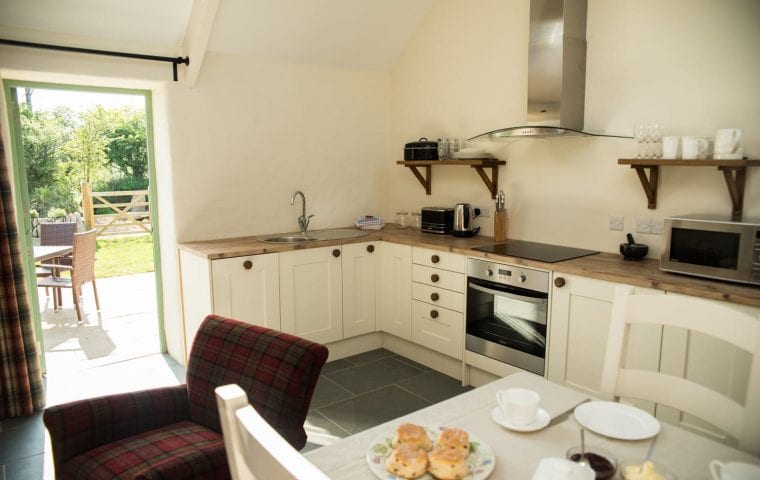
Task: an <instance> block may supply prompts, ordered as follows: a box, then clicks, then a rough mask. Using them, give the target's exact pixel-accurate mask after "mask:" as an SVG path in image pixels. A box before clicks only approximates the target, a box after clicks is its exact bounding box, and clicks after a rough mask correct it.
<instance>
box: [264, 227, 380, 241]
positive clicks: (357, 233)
mask: <svg viewBox="0 0 760 480" xmlns="http://www.w3.org/2000/svg"><path fill="white" fill-rule="evenodd" d="M364 236H367V232H364V231H362V230H350V229H335V230H316V231H313V232H308V233H307V234H306V235H305V236H304V235H302V234H300V233H278V234H276V235H272V236H270V237H264V238H260V239H259V241H260V242H264V243H304V242H318V241H320V240H340V239H342V238H355V237H364Z"/></svg>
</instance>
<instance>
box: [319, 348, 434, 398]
mask: <svg viewBox="0 0 760 480" xmlns="http://www.w3.org/2000/svg"><path fill="white" fill-rule="evenodd" d="M421 373H423V372H422V370H420V369H418V368H415V367H413V366H411V365H409V364H407V363H404V362H401V361H399V360H398V359H396V358H394V357H386V358H383V359H381V360H377V361H374V362H371V363H364V364H362V365H357V366H356V367H352V368H348V369H346V370H341V371H339V372H335V373H331V374H329V375H327V377H328V378H329V379H330V380H332V381H334V382H335V383H337V384H338V385H340V386H342V387H343V388H345V389H346V390H348V391H350V392H352V393H354V394H356V395H360V394H362V393H365V392H369V391H370V390H375V389H378V388H380V387H383V386H386V385H390V384H392V383H396V382H399V381H401V380H405V379H407V378H410V377H415V376H417V375H420V374H421Z"/></svg>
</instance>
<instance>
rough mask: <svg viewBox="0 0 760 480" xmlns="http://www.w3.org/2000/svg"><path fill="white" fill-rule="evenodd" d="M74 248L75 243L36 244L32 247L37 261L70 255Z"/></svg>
mask: <svg viewBox="0 0 760 480" xmlns="http://www.w3.org/2000/svg"><path fill="white" fill-rule="evenodd" d="M73 250H74V246H73V245H35V246H34V247H32V252H33V255H34V262H35V263H37V262H44V261H46V260H50V259H52V258H56V257H62V256H64V255H68V254H70V253H71V252H72V251H73Z"/></svg>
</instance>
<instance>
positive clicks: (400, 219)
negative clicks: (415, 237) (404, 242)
mask: <svg viewBox="0 0 760 480" xmlns="http://www.w3.org/2000/svg"><path fill="white" fill-rule="evenodd" d="M408 215H409V212H396V223H398V226H399V227H401V228H405V227H406V217H407V216H408Z"/></svg>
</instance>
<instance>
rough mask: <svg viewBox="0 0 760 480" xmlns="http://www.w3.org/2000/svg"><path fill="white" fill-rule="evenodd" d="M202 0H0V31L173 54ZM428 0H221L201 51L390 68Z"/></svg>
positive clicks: (88, 45)
mask: <svg viewBox="0 0 760 480" xmlns="http://www.w3.org/2000/svg"><path fill="white" fill-rule="evenodd" d="M205 1H206V0H194V1H193V0H66V1H61V0H1V1H0V38H8V39H13V40H23V41H28V42H38V43H53V44H64V45H69V46H76V47H84V48H95V49H111V50H120V51H128V52H134V53H148V54H154V55H155V54H158V55H167V56H175V55H181V54H185V53H186V52H184V51H183V48H182V43H183V41H184V40H185V35H186V31H187V29H188V21H189V19H190V14H191V11H192V9H193V6H194V3H195V4H198V3H202V2H205ZM433 1H434V0H220V2H219V8H218V10H217V13H216V18H215V21H214V24H213V28H212V30H211V33H210V36H209V40H208V44H207V50H208V51H214V52H222V53H230V54H236V55H244V56H251V57H255V58H259V59H265V60H271V61H285V62H298V63H308V64H316V65H326V66H335V67H345V68H359V69H365V68H368V69H381V70H384V69H389V68H391V67H392V66H393V65H394V64H395V62H396V60H397V59H398V57H399V55H400V54H401V52H402V50H403V48H404V46H405V45H406V43H407V42H408V41H409V39H410V38H411V36H412V35H413V34H414V31H415V30H416V29H417V27H418V25H419V23H420V22H421V21H422V19H423V18H424V17H425V15H426V14H427V12H428V11H429V10H430V8H431V6H432V3H433Z"/></svg>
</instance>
